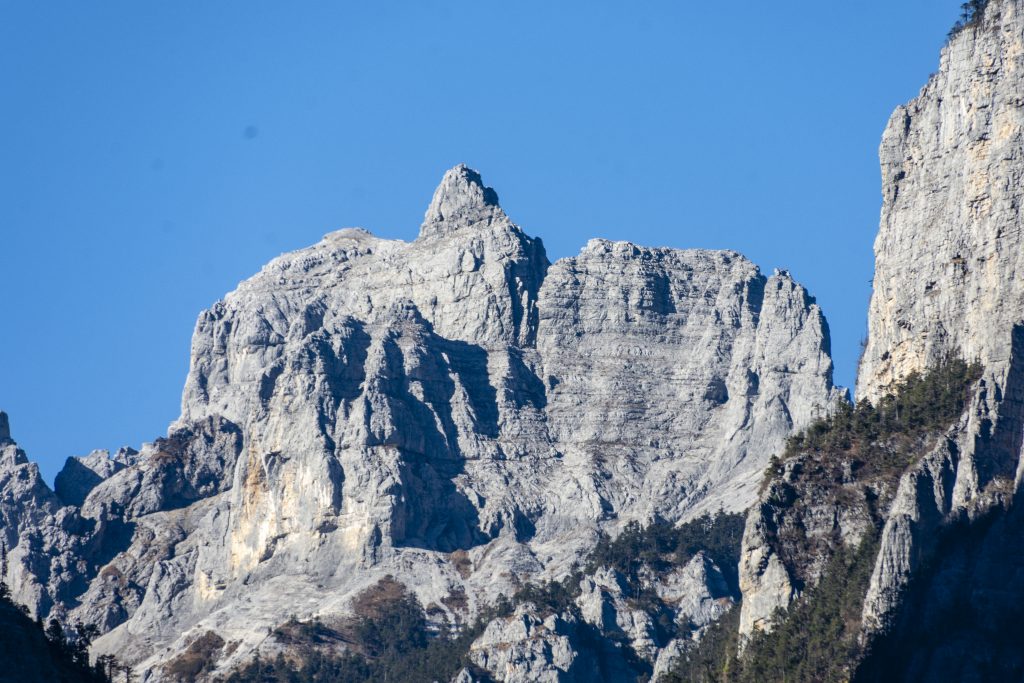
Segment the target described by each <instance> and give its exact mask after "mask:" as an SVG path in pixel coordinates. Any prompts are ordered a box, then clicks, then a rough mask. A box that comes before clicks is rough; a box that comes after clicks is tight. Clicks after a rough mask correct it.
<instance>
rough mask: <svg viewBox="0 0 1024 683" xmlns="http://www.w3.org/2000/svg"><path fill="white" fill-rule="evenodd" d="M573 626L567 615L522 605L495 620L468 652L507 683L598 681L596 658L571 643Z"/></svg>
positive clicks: (474, 659)
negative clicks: (543, 613) (544, 612)
mask: <svg viewBox="0 0 1024 683" xmlns="http://www.w3.org/2000/svg"><path fill="white" fill-rule="evenodd" d="M576 628H577V623H576V621H575V619H574V618H573V617H571V616H569V615H564V616H563V615H555V614H552V615H549V616H547V617H543V618H542V617H540V616H538V615H537V614H536V613H535V612H534V610H533V609H532V606H530V605H525V606H522V607H520V608H519V609H517V610H516V613H515V614H513V615H512V616H511V617H508V618H506V619H495V620H494V621H492V622H491V623H490V624H488V626H487V629H486V630H485V631H484V633H483V635H481V636H480V638H478V639H477V640H476V642H474V643H473V646H472V647H471V648H470V658H471V659H472V660H473V663H474V664H476V665H477V666H479V667H480V668H482V669H485V670H486V671H488V672H490V673H491V674H492V675H493V676H494V677H495V678H497V679H498V680H500V681H506V682H507V683H532V682H533V681H543V682H546V683H568V682H569V681H580V682H581V683H582V682H583V681H595V680H601V676H600V673H599V672H598V668H597V665H596V660H595V658H594V657H593V656H592V655H591V654H590V653H582V656H581V653H580V652H579V651H578V649H577V646H576V645H575V641H576V640H577V637H576Z"/></svg>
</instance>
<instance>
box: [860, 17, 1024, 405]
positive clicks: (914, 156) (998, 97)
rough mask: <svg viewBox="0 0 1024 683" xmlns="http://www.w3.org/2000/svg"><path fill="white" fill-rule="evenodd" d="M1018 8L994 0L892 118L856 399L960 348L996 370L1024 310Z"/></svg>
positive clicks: (1023, 127) (1023, 83)
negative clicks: (871, 287) (866, 333)
mask: <svg viewBox="0 0 1024 683" xmlns="http://www.w3.org/2000/svg"><path fill="white" fill-rule="evenodd" d="M1022 13H1024V5H1022V4H1021V3H1019V2H1016V1H1014V0H992V2H990V3H989V6H988V8H987V10H986V11H985V12H984V15H983V17H982V18H981V20H980V21H979V23H978V24H977V25H976V26H969V27H967V28H966V29H964V30H963V31H961V32H960V33H959V34H957V35H956V36H955V37H954V38H953V39H952V40H951V41H950V43H949V44H948V45H947V46H946V47H945V48H944V49H943V50H942V55H941V57H940V61H939V69H938V71H937V72H936V73H935V74H934V75H933V76H932V77H931V78H930V79H929V81H928V84H927V85H926V86H925V87H924V88H923V89H922V90H921V93H920V94H919V95H918V96H917V97H916V98H915V99H913V100H911V101H910V102H909V103H908V104H906V105H904V106H901V107H898V108H897V109H896V111H895V112H893V115H892V117H891V118H890V119H889V124H888V126H887V127H886V129H885V133H884V134H883V136H882V144H881V148H880V150H879V156H880V159H881V167H882V217H881V225H880V228H879V231H878V237H877V239H876V240H875V278H874V293H873V295H872V297H871V308H870V312H869V315H868V328H869V334H868V343H867V348H866V350H865V352H864V358H863V360H862V362H861V366H860V372H859V375H858V379H857V397H858V398H861V397H863V398H869V399H874V398H877V397H878V396H879V395H880V394H881V393H882V392H883V391H884V390H885V388H886V387H887V386H889V385H890V384H891V383H892V382H893V381H895V380H898V379H900V378H901V377H904V376H906V375H907V373H909V372H910V371H912V370H921V369H923V368H924V367H926V366H927V365H929V364H933V363H934V362H935V361H937V360H938V359H940V358H941V357H942V356H944V355H945V354H948V353H950V352H954V353H956V352H959V353H961V354H963V356H964V357H965V358H967V359H972V360H973V359H977V360H979V361H981V362H982V364H984V365H985V366H986V367H991V368H993V370H995V368H996V366H1005V364H1006V363H1007V362H1008V361H1009V356H1010V331H1011V329H1012V327H1013V325H1014V324H1016V323H1017V322H1019V321H1020V320H1021V319H1022V317H1024V314H1022V312H1024V284H1022V283H1024V280H1022V279H1021V277H1020V273H1021V272H1022V269H1024V250H1022V249H1021V245H1022V241H1024V235H1022V232H1021V231H1022V220H1021V211H1020V208H1021V205H1022V201H1024V183H1022V182H1021V179H1022V173H1024V31H1022V27H1024V16H1022Z"/></svg>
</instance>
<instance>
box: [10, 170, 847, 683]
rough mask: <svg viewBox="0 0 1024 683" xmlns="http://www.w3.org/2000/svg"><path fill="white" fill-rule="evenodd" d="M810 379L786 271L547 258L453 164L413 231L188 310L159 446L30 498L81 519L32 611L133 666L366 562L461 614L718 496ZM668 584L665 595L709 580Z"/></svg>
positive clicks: (735, 482)
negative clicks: (56, 618) (59, 574)
mask: <svg viewBox="0 0 1024 683" xmlns="http://www.w3.org/2000/svg"><path fill="white" fill-rule="evenodd" d="M831 374H832V363H831V360H830V358H829V340H828V329H827V325H826V323H825V320H824V318H823V316H822V314H821V312H820V310H819V308H818V306H817V305H816V304H815V303H814V301H813V299H812V298H811V297H810V296H809V295H808V294H807V293H806V291H805V290H804V289H803V288H802V287H801V286H800V285H798V284H797V283H795V282H794V281H793V280H792V278H790V277H789V275H788V274H786V273H776V274H775V275H772V276H771V277H765V276H763V275H762V274H761V273H760V272H759V271H758V269H757V268H756V266H754V265H753V264H751V263H750V262H749V261H747V260H746V259H744V258H743V257H742V256H740V255H738V254H736V253H733V252H712V251H698V250H687V251H682V250H672V249H649V248H643V247H638V246H635V245H632V244H628V243H624V242H618V243H612V242H607V241H604V240H594V241H592V242H591V243H590V244H588V245H587V247H586V248H585V249H584V250H583V251H582V252H581V253H580V255H579V256H577V257H574V258H570V259H564V260H561V261H558V262H557V263H555V264H549V262H548V260H547V258H546V256H545V252H544V248H543V245H542V244H541V242H540V240H538V239H535V238H531V237H529V236H527V235H526V234H525V233H523V231H522V230H521V229H520V228H519V227H518V226H516V225H515V224H514V223H512V222H511V221H510V220H509V218H508V217H507V216H506V214H505V213H504V211H502V209H501V208H500V206H499V205H498V201H497V195H496V193H495V192H494V191H493V190H491V189H490V188H487V187H485V186H484V185H483V183H482V181H481V178H480V176H479V174H478V173H476V172H475V171H472V170H470V169H468V168H466V167H465V166H459V167H456V168H454V169H452V170H451V171H449V172H448V173H447V174H446V175H445V177H444V179H443V180H442V182H441V185H440V186H439V187H438V189H437V191H436V192H435V194H434V198H433V201H432V202H431V205H430V207H429V208H428V210H427V213H426V216H425V219H424V223H423V226H422V228H421V232H420V235H419V237H418V238H417V239H416V240H415V241H413V242H411V243H405V242H401V241H395V240H383V239H379V238H377V237H374V236H373V235H371V234H370V233H368V232H366V231H364V230H359V229H346V230H341V231H338V232H335V233H332V234H329V235H327V236H326V237H325V238H324V239H323V240H322V241H321V242H319V243H318V244H316V245H314V246H312V247H309V248H307V249H303V250H300V251H297V252H293V253H290V254H285V255H283V256H281V257H279V258H277V259H275V260H273V261H272V262H270V263H269V264H268V265H267V266H265V267H264V268H263V269H262V270H261V271H260V272H259V273H258V274H257V275H255V276H254V277H252V278H250V279H249V280H246V281H245V282H243V283H241V284H240V285H239V286H238V288H237V289H236V290H235V291H234V292H232V293H230V294H228V295H227V296H226V297H225V298H224V300H222V301H220V302H218V303H216V304H215V305H214V306H213V307H211V308H210V309H209V310H207V311H205V312H203V313H202V314H201V315H200V316H199V320H198V322H197V324H196V328H195V334H194V336H193V342H192V357H191V364H190V371H189V376H188V380H187V382H186V387H185V391H184V394H183V397H182V414H181V418H180V419H179V421H178V422H176V423H175V424H174V425H172V427H171V430H170V433H169V435H168V437H167V438H166V439H161V440H158V441H157V442H155V443H154V444H147V445H146V446H145V447H144V448H143V449H142V451H141V452H140V453H139V454H138V455H137V456H135V457H134V461H133V462H130V463H126V466H123V467H121V466H117V467H109V468H104V467H102V466H101V464H102V463H92V462H91V460H90V463H91V464H90V465H89V466H88V467H87V469H88V470H89V472H91V473H92V474H93V475H95V477H89V481H88V482H86V483H83V484H81V485H79V486H77V487H75V491H76V492H81V493H76V494H75V496H72V495H71V494H69V495H68V496H67V500H66V501H65V502H75V503H78V502H79V501H78V498H79V497H82V500H81V501H80V505H73V506H63V507H62V506H61V503H60V501H57V500H56V499H52V498H53V497H52V494H50V496H51V498H46V497H45V495H44V494H45V492H46V491H48V489H47V490H45V491H43V490H41V491H40V496H41V500H42V499H44V498H45V505H46V506H49V507H47V508H46V511H47V513H50V508H53V509H56V510H69V511H71V513H73V514H74V515H75V516H76V519H81V520H83V523H86V522H88V523H91V524H94V525H96V527H97V528H100V527H102V528H103V529H104V530H105V531H103V532H102V533H101V532H99V531H95V532H93V533H92V534H91V535H86V539H87V542H88V543H89V544H90V545H89V548H90V550H89V552H88V553H84V554H80V555H75V554H74V553H70V551H69V552H68V553H65V555H66V561H68V562H84V565H83V567H85V571H84V573H83V575H84V576H86V577H87V581H86V582H85V583H84V584H83V585H82V586H80V587H79V589H78V591H77V592H75V593H74V594H73V595H72V596H70V597H66V598H60V599H55V598H51V601H52V602H53V604H55V605H56V606H55V607H54V608H53V609H59V610H62V612H61V613H62V614H63V613H67V614H68V615H69V616H70V617H73V618H83V619H85V620H88V621H93V622H97V623H101V624H102V625H103V627H104V628H105V629H110V631H109V633H107V635H105V636H104V637H103V638H101V639H100V641H99V642H98V644H97V650H98V651H100V652H104V651H111V652H116V653H118V654H119V655H120V656H122V657H123V658H126V659H128V660H130V661H135V662H137V663H139V664H140V666H141V667H142V668H151V669H152V670H153V671H154V675H159V672H160V671H161V669H159V665H160V663H161V662H163V661H166V660H167V659H168V658H170V657H171V656H173V655H174V654H175V653H177V652H180V651H182V650H184V649H185V648H187V647H188V645H189V643H190V642H191V641H192V640H194V639H195V638H196V637H197V636H198V634H204V633H206V632H207V631H214V632H216V633H217V634H219V637H221V638H223V639H224V641H225V642H226V643H228V644H229V646H227V647H226V649H225V652H226V653H227V651H228V650H230V653H228V654H224V655H223V661H220V662H219V663H218V666H220V667H221V670H224V669H226V668H229V667H230V666H232V665H233V664H234V663H236V662H238V661H243V660H245V659H246V658H247V657H249V656H250V655H251V652H252V651H253V650H254V649H257V648H259V647H261V644H262V643H263V642H264V640H265V638H266V634H267V632H268V629H272V628H273V627H274V626H276V625H277V624H279V623H281V622H282V621H284V620H285V619H287V618H288V617H289V616H292V615H294V616H296V617H298V618H299V619H300V620H301V619H308V618H312V617H314V616H320V617H321V618H325V619H329V618H331V617H332V616H337V615H340V614H344V613H346V610H348V609H349V603H350V601H351V599H352V596H353V595H355V594H356V593H357V592H359V591H360V590H361V589H363V588H365V587H366V586H368V585H371V584H374V583H375V582H376V581H378V580H379V579H380V578H381V577H383V576H385V575H388V574H390V575H392V576H394V577H395V578H396V579H397V580H399V581H401V582H402V583H405V584H406V585H407V586H409V588H410V589H411V590H412V591H414V592H415V593H416V594H417V596H418V598H419V599H420V601H421V602H422V603H423V604H424V605H427V604H430V603H435V604H437V605H443V604H445V602H444V599H445V598H446V597H448V596H449V595H450V594H452V593H455V592H461V591H465V594H466V596H467V610H468V611H469V613H470V614H471V613H473V612H474V611H475V610H477V609H478V608H479V607H480V606H481V605H483V604H484V603H486V602H489V601H492V600H493V599H494V598H495V597H496V596H497V595H498V594H499V593H509V592H511V590H512V588H513V586H514V582H515V581H517V580H519V579H522V578H531V577H533V578H536V577H541V576H552V575H557V574H558V573H560V572H563V571H565V570H566V569H567V568H568V567H569V565H570V564H571V563H572V562H573V561H574V560H577V559H579V558H580V557H581V555H582V554H583V553H585V552H586V551H587V550H588V548H589V546H590V545H591V544H592V542H593V540H594V539H595V537H596V534H597V533H598V531H599V530H601V529H608V530H612V531H613V530H614V529H616V528H617V527H618V525H620V524H622V523H623V522H626V521H629V520H633V519H639V520H652V519H654V518H655V517H661V518H665V519H669V520H683V519H686V518H688V517H691V516H693V515H695V514H698V513H699V512H701V511H704V510H706V509H710V510H716V509H718V508H724V509H726V510H742V509H744V508H745V507H746V506H748V505H749V504H750V503H751V502H752V500H753V499H754V497H755V493H756V481H757V479H758V477H759V474H760V470H761V469H762V468H763V466H764V464H765V463H766V462H767V460H768V458H769V457H770V456H771V455H772V454H773V453H774V452H775V451H776V450H778V449H779V448H780V447H781V445H782V443H783V441H784V439H785V438H786V436H787V435H788V434H789V433H790V431H791V430H792V428H793V427H794V426H799V425H802V424H805V423H806V422H807V421H809V420H810V419H811V417H812V416H813V415H815V414H816V412H820V411H823V410H824V409H825V408H826V407H827V406H828V404H829V403H830V401H833V400H835V399H836V397H837V395H838V392H837V391H836V390H835V389H834V388H833V386H832V383H831ZM90 458H92V456H90ZM84 464H85V463H84V461H78V460H76V461H74V462H73V463H72V464H71V466H72V467H75V468H78V467H80V466H82V465H84ZM80 479H81V478H78V479H76V478H75V477H73V476H72V475H71V473H70V472H69V473H68V474H65V475H64V478H63V479H62V481H65V480H66V481H68V482H71V481H79V480H80ZM95 479H98V480H99V481H96V480H95ZM43 489H45V487H43ZM51 499H52V500H51ZM43 504H44V503H40V505H43ZM47 523H48V522H45V521H38V520H33V521H32V524H33V525H34V526H35V527H38V526H39V525H40V524H42V525H44V526H45V524H47ZM10 537H11V540H12V542H13V543H15V544H17V543H18V542H19V541H18V539H19V538H21V537H23V536H19V535H18V534H10ZM12 547H13V546H12ZM455 550H459V551H461V552H460V554H459V556H460V561H459V562H460V563H459V565H458V566H456V564H455V563H453V562H452V561H450V560H449V553H451V552H452V551H455ZM26 552H27V553H29V554H30V555H31V552H32V551H31V550H27V551H26ZM706 575H710V574H708V572H703V573H701V574H700V576H706ZM26 576H34V577H35V582H34V583H32V581H30V580H28V579H26V582H27V583H26V585H30V586H31V588H32V589H33V590H36V591H37V592H40V593H42V594H46V595H50V594H51V593H52V592H53V589H52V587H51V586H50V583H49V581H48V579H47V577H46V576H43V575H34V574H32V573H31V572H30V571H27V570H26ZM691 578H692V577H691ZM708 580H709V581H710V580H711V579H708ZM683 583H685V585H687V586H689V585H691V584H692V585H693V586H697V587H696V588H694V590H693V591H691V592H693V595H692V596H689V597H687V595H682V594H680V595H679V596H676V597H674V598H673V600H676V601H678V602H680V604H689V603H690V602H694V601H697V602H698V603H699V602H700V601H701V600H705V597H704V595H705V593H707V594H710V595H716V593H715V591H716V590H718V589H717V588H716V587H715V586H710V587H709V586H708V585H704V584H705V583H707V582H704V583H702V582H701V581H697V580H696V579H692V580H690V579H688V582H683ZM698 584H700V585H699V586H698ZM680 590H681V589H680ZM26 591H28V588H26V589H24V591H23V594H25V592H26ZM709 591H710V592H709ZM677 592H679V591H677ZM683 592H685V591H683ZM32 604H33V605H34V606H35V607H37V608H42V605H43V603H42V602H40V601H36V602H34V603H32ZM48 604H49V603H48ZM695 604H696V603H695ZM47 609H48V608H47ZM444 609H446V610H447V608H444ZM42 611H43V612H46V609H42ZM448 611H450V610H448ZM450 616H451V618H453V619H454V618H456V617H458V618H465V617H466V615H465V614H459V615H456V614H454V613H452V614H450ZM562 626H564V629H563V630H566V629H567V630H566V633H570V632H571V631H572V629H573V628H575V627H571V626H569V625H565V624H563V625H562ZM562 626H559V627H558V628H555V629H554V630H555V631H556V632H559V629H560V628H562ZM532 627H533V626H530V628H532ZM495 629H499V630H500V625H496V626H495ZM492 630H493V629H492ZM638 632H639V631H638ZM495 637H497V636H495ZM503 637H504V636H503ZM567 637H568V636H567ZM648 654H649V656H650V657H651V658H652V661H653V658H654V657H656V656H657V652H656V648H655V651H651V652H649V653H648ZM566 656H567V657H569V659H567V660H566V661H569V660H571V659H572V657H571V656H569V655H568V654H567V655H566ZM545 661H547V664H551V661H548V660H545ZM573 661H575V660H573ZM563 663H565V662H563ZM547 664H546V665H547ZM574 666H576V667H577V668H579V666H581V665H580V664H579V663H577V664H576V665H574ZM556 668H557V667H556Z"/></svg>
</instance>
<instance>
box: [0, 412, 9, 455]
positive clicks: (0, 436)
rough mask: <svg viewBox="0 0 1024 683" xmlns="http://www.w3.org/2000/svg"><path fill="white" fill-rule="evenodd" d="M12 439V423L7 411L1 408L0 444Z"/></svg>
mask: <svg viewBox="0 0 1024 683" xmlns="http://www.w3.org/2000/svg"><path fill="white" fill-rule="evenodd" d="M10 441H11V423H10V422H9V421H8V419H7V413H5V412H4V411H2V410H0V446H3V445H5V444H7V443H10Z"/></svg>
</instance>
